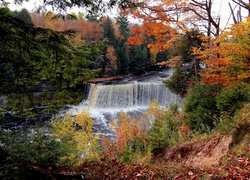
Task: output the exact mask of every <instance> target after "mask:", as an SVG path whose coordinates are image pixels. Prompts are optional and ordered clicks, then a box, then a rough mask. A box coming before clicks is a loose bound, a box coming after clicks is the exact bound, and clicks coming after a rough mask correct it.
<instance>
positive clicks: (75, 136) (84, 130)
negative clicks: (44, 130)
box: [51, 111, 99, 164]
mask: <svg viewBox="0 0 250 180" xmlns="http://www.w3.org/2000/svg"><path fill="white" fill-rule="evenodd" d="M93 124H94V121H93V119H92V118H91V117H90V115H89V114H88V113H87V112H84V111H83V112H82V113H79V114H77V115H76V117H75V118H73V117H72V116H71V115H66V116H65V117H64V118H63V119H60V118H59V119H53V120H52V121H51V127H52V135H53V137H54V138H56V140H57V141H60V142H62V143H64V141H66V142H67V141H70V144H66V146H67V147H68V148H69V149H74V151H71V152H69V154H68V155H66V156H62V157H61V160H65V159H78V162H77V164H80V163H81V162H82V161H83V160H86V159H93V158H95V159H97V158H98V157H97V154H96V151H97V149H98V138H99V134H96V135H94V134H93Z"/></svg>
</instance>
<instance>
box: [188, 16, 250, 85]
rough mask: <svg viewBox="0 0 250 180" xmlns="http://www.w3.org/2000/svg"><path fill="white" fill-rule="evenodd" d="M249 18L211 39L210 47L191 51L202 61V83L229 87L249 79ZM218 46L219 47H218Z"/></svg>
mask: <svg viewBox="0 0 250 180" xmlns="http://www.w3.org/2000/svg"><path fill="white" fill-rule="evenodd" d="M249 33H250V18H248V19H247V20H246V22H240V23H238V24H235V25H233V26H232V27H231V29H230V30H229V31H227V32H224V33H223V34H222V35H220V36H219V37H218V38H217V39H214V40H213V39H211V47H207V48H206V49H205V50H200V49H197V48H196V49H193V53H194V54H195V55H197V56H198V57H199V58H201V59H204V63H205V69H204V72H203V73H202V74H201V76H202V77H203V82H204V83H208V84H211V85H215V84H219V85H222V86H224V87H225V86H230V85H232V84H234V83H237V82H238V81H248V80H249V78H250V36H249ZM218 44H219V45H218Z"/></svg>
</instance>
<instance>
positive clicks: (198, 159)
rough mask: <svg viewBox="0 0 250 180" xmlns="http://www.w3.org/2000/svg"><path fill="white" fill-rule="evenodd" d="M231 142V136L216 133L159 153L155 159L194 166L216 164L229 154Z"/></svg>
mask: <svg viewBox="0 0 250 180" xmlns="http://www.w3.org/2000/svg"><path fill="white" fill-rule="evenodd" d="M231 142H232V137H231V136H229V135H228V136H225V135H224V136H222V135H220V134H215V135H213V136H210V137H209V138H207V139H199V140H196V141H195V142H192V143H189V144H185V145H180V146H179V147H175V148H173V149H171V150H168V151H167V150H166V151H165V152H164V153H162V154H159V155H158V156H157V157H156V159H155V161H158V162H160V163H164V162H173V163H178V164H182V165H185V166H194V167H195V166H199V167H201V166H204V167H211V166H216V165H218V163H219V161H220V159H221V158H222V157H223V156H225V155H226V154H227V152H228V150H229V146H230V143H231Z"/></svg>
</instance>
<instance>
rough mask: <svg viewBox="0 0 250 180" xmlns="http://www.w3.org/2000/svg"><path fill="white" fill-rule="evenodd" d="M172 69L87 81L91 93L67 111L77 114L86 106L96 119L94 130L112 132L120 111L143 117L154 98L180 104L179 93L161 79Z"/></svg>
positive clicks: (167, 76) (169, 73) (110, 134)
mask: <svg viewBox="0 0 250 180" xmlns="http://www.w3.org/2000/svg"><path fill="white" fill-rule="evenodd" d="M172 73H173V70H172V69H167V70H165V71H155V72H149V73H145V74H143V75H141V76H135V77H130V78H125V79H123V80H118V81H110V82H105V83H97V84H94V83H90V84H88V97H87V100H85V101H83V102H82V103H81V104H79V105H78V106H73V107H72V108H71V109H70V110H69V111H68V113H70V114H72V115H74V114H76V113H79V112H81V111H83V110H87V111H88V112H89V113H90V115H91V117H92V118H93V119H94V131H95V132H101V133H103V134H105V135H106V136H112V131H111V130H110V128H109V126H108V125H109V123H110V121H111V120H112V119H115V120H117V119H118V117H119V114H120V112H121V111H123V112H125V113H127V114H129V115H132V116H134V117H136V118H140V117H141V116H142V115H143V113H144V112H145V111H147V110H148V105H149V104H150V103H151V102H153V101H154V100H156V101H158V102H159V105H161V106H166V105H170V104H172V103H174V104H178V105H181V102H182V99H181V97H180V96H178V95H176V94H174V93H172V92H170V90H169V89H168V88H167V87H166V86H165V84H164V83H163V82H162V81H163V80H165V79H168V78H169V77H170V76H171V74H172Z"/></svg>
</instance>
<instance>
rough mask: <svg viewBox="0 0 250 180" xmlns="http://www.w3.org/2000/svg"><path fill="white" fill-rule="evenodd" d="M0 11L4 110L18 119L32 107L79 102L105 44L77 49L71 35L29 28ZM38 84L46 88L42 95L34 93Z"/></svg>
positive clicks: (0, 52)
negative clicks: (72, 42) (5, 104)
mask: <svg viewBox="0 0 250 180" xmlns="http://www.w3.org/2000/svg"><path fill="white" fill-rule="evenodd" d="M0 11H1V13H0V16H1V20H0V23H1V27H0V32H1V34H2V35H3V36H1V37H0V54H1V55H0V62H1V64H0V67H1V78H0V80H1V82H0V85H1V87H0V93H1V94H4V95H6V96H7V98H8V106H6V108H9V109H11V110H14V111H15V113H17V114H20V115H21V114H24V111H29V108H30V107H33V106H34V105H35V104H36V105H50V106H48V107H53V106H51V105H56V106H54V107H58V106H59V107H60V106H63V105H65V104H67V103H76V102H77V101H78V102H79V101H80V100H82V99H83V96H82V94H83V93H82V88H83V87H82V86H83V84H84V83H86V81H87V79H90V78H93V77H95V76H96V75H97V70H91V69H89V67H90V65H91V64H93V62H94V59H95V57H97V56H98V55H99V54H100V53H101V49H102V48H104V43H93V44H90V45H88V46H80V47H76V46H74V45H73V44H71V43H70V42H69V39H68V38H67V37H70V36H72V35H73V34H72V33H73V32H72V31H65V32H56V31H53V30H50V29H42V28H36V27H32V26H29V25H27V24H24V23H22V21H20V20H19V19H17V18H14V17H13V16H11V12H10V11H9V10H8V9H5V8H1V9H0ZM40 83H45V85H46V88H45V89H40V91H42V92H43V93H41V94H35V93H33V89H34V88H35V87H36V86H37V85H39V84H40Z"/></svg>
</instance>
